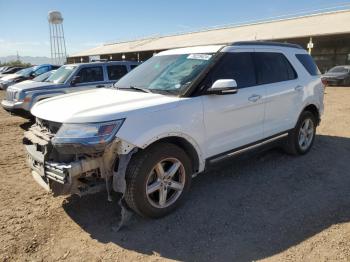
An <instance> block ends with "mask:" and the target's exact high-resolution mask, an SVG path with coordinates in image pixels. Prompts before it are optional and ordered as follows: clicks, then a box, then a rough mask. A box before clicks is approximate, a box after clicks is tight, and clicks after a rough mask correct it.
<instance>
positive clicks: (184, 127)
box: [24, 42, 324, 217]
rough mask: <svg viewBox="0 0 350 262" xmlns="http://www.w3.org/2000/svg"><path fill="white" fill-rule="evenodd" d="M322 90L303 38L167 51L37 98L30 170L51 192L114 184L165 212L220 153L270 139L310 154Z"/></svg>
mask: <svg viewBox="0 0 350 262" xmlns="http://www.w3.org/2000/svg"><path fill="white" fill-rule="evenodd" d="M323 91H324V85H323V83H322V82H321V78H320V74H319V71H318V69H317V66H316V65H315V63H314V62H313V60H312V58H311V57H310V55H309V54H308V53H307V52H306V51H305V50H303V49H302V48H301V47H300V46H297V45H292V44H281V43H271V42H239V43H233V44H231V45H225V46H201V47H191V48H182V49H175V50H169V51H165V52H161V53H159V54H157V55H155V56H154V57H152V58H151V59H149V60H148V61H146V62H145V63H143V64H142V65H140V66H139V67H137V68H136V69H134V70H133V71H131V72H130V73H129V74H127V75H126V76H124V77H123V78H122V79H121V80H119V81H118V82H117V83H116V84H115V88H109V89H107V88H103V89H98V90H90V91H84V92H79V93H74V94H67V95H63V96H59V97H54V98H50V99H47V100H44V101H41V102H38V103H37V104H36V105H35V106H34V107H33V109H32V111H31V112H32V114H33V115H34V116H36V124H34V125H33V126H32V127H31V128H30V129H29V131H27V132H26V133H25V138H24V144H25V145H26V149H27V152H28V159H29V164H30V166H31V168H32V174H33V177H34V178H35V179H36V180H37V181H38V182H39V183H40V184H41V185H42V186H43V187H45V188H46V189H47V190H52V192H53V193H54V194H66V193H70V194H72V193H77V194H80V195H82V194H87V193H94V192H96V191H99V190H100V189H105V188H107V192H108V196H110V192H111V190H112V189H113V190H115V191H117V192H121V193H122V194H123V198H122V199H125V201H124V202H125V203H126V204H127V205H128V206H129V207H130V208H131V209H133V210H134V211H136V212H137V213H138V214H141V215H143V216H147V217H161V216H164V215H166V214H168V213H169V212H171V211H172V210H173V209H174V208H176V207H177V206H178V205H179V204H180V202H181V201H182V200H183V199H184V197H185V195H186V193H187V192H188V191H189V189H190V184H191V179H192V177H194V176H195V175H197V174H198V173H201V172H203V171H204V170H205V169H206V168H207V167H208V166H209V165H210V164H213V163H216V162H219V160H223V159H227V158H229V157H232V156H236V155H238V154H241V153H243V152H245V151H248V150H250V149H254V148H257V147H260V146H262V145H265V144H267V143H269V142H272V141H274V142H277V141H279V142H281V143H280V145H283V146H284V147H285V149H286V150H287V151H288V152H290V153H292V154H295V155H302V154H305V153H307V152H308V151H309V150H310V148H311V146H312V144H313V141H314V138H315V131H316V126H317V125H318V124H319V122H320V116H321V114H322V112H323ZM281 164H283V163H281Z"/></svg>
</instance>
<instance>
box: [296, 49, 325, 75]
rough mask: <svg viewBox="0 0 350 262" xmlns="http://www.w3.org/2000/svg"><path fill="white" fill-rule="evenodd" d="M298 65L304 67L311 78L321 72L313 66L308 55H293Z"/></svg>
mask: <svg viewBox="0 0 350 262" xmlns="http://www.w3.org/2000/svg"><path fill="white" fill-rule="evenodd" d="M295 56H296V57H297V58H298V60H299V61H300V63H301V64H302V65H303V66H304V67H305V69H306V70H307V71H308V72H309V74H310V75H312V76H317V75H320V74H321V72H320V70H319V69H318V67H317V65H316V64H315V62H314V60H313V59H312V57H311V56H310V55H308V54H297V55H295Z"/></svg>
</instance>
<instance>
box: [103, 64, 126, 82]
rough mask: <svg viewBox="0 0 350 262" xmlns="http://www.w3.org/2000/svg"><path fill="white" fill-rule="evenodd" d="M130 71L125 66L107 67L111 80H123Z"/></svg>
mask: <svg viewBox="0 0 350 262" xmlns="http://www.w3.org/2000/svg"><path fill="white" fill-rule="evenodd" d="M127 72H128V70H127V69H126V66H125V65H109V66H107V73H108V79H109V80H118V79H120V78H122V77H123V76H124V75H126V73H127Z"/></svg>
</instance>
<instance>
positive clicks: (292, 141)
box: [285, 111, 317, 155]
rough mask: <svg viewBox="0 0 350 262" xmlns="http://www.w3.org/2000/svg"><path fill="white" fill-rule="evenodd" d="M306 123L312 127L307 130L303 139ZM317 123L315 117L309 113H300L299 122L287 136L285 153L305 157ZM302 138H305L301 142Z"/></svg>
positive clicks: (311, 143)
mask: <svg viewBox="0 0 350 262" xmlns="http://www.w3.org/2000/svg"><path fill="white" fill-rule="evenodd" d="M309 121H311V122H309ZM306 123H309V125H312V129H311V128H310V129H308V132H306V133H307V138H305V128H306ZM316 126H317V121H316V117H315V115H314V114H313V113H311V112H310V111H304V112H302V113H301V115H300V117H299V120H298V122H297V124H296V126H295V128H294V129H293V130H291V131H290V132H289V134H288V138H287V141H286V145H285V151H286V152H287V153H289V154H291V155H305V154H307V153H308V152H309V151H310V149H311V147H312V145H313V143H314V140H315V134H316ZM303 136H304V138H305V140H304V142H305V143H302V141H303V139H302V138H303Z"/></svg>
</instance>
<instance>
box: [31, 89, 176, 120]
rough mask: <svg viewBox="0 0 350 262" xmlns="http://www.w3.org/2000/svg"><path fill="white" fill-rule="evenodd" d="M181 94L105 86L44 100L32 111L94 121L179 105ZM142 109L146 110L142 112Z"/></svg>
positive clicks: (43, 116)
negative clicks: (166, 94) (178, 95)
mask: <svg viewBox="0 0 350 262" xmlns="http://www.w3.org/2000/svg"><path fill="white" fill-rule="evenodd" d="M180 99H181V98H179V97H176V96H165V95H161V94H154V93H143V92H136V91H126V90H116V89H113V88H102V89H95V90H88V91H82V92H76V93H72V94H67V95H62V96H57V97H53V98H49V99H45V100H43V101H40V102H38V103H36V104H35V105H34V107H33V108H32V110H31V113H32V115H34V116H36V117H38V118H41V119H45V120H49V121H53V122H59V123H94V122H105V121H111V120H117V119H121V118H127V117H128V116H131V115H132V114H135V113H137V112H139V113H140V114H145V113H147V112H155V111H159V110H167V109H170V108H174V107H176V106H177V104H178V101H179V100H180ZM140 110H142V112H140Z"/></svg>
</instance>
